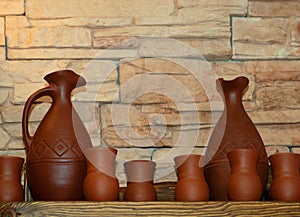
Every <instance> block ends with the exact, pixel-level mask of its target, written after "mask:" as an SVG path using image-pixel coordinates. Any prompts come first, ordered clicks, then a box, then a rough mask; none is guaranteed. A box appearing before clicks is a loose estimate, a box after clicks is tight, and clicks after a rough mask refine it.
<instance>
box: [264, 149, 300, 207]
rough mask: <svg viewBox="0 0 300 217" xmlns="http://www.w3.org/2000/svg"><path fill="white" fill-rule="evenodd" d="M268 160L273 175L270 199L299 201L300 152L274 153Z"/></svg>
mask: <svg viewBox="0 0 300 217" xmlns="http://www.w3.org/2000/svg"><path fill="white" fill-rule="evenodd" d="M269 160H270V162H271V168H272V175H273V180H272V183H271V187H270V197H271V200H277V201H290V202H300V176H299V167H300V154H296V153H276V154H273V155H271V156H270V157H269Z"/></svg>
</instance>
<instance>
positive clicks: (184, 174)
mask: <svg viewBox="0 0 300 217" xmlns="http://www.w3.org/2000/svg"><path fill="white" fill-rule="evenodd" d="M200 158H201V155H196V154H191V155H180V156H177V157H175V158H174V161H175V164H176V168H177V176H178V181H177V183H176V186H175V200H176V201H207V200H208V199H209V189H208V185H207V183H206V181H205V177H204V168H203V167H200V166H199V161H200Z"/></svg>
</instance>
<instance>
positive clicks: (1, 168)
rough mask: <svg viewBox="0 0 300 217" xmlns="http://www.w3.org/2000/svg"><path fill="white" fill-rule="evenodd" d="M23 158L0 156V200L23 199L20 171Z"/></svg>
mask: <svg viewBox="0 0 300 217" xmlns="http://www.w3.org/2000/svg"><path fill="white" fill-rule="evenodd" d="M23 163H24V158H21V157H17V156H0V202H12V201H24V189H23V187H22V185H21V171H22V168H23Z"/></svg>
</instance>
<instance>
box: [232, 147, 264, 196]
mask: <svg viewBox="0 0 300 217" xmlns="http://www.w3.org/2000/svg"><path fill="white" fill-rule="evenodd" d="M227 156H228V160H229V163H230V167H231V175H230V176H229V181H228V186H227V194H228V198H229V200H234V201H256V200H260V198H261V196H262V193H263V187H262V183H261V180H260V178H259V176H258V173H257V161H258V156H259V152H258V151H256V150H254V149H235V150H232V151H230V152H228V154H227Z"/></svg>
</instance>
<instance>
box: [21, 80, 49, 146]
mask: <svg viewBox="0 0 300 217" xmlns="http://www.w3.org/2000/svg"><path fill="white" fill-rule="evenodd" d="M54 93H55V92H54V89H53V87H51V86H48V87H45V88H42V89H40V90H38V91H36V92H34V93H33V94H32V95H31V96H30V97H29V98H28V100H27V101H26V103H25V106H24V110H23V116H22V133H23V140H24V143H25V147H26V149H30V144H31V142H32V136H31V135H30V134H29V130H28V118H29V111H30V108H31V106H32V104H33V103H34V101H36V100H37V99H39V98H41V97H42V96H50V97H51V98H52V99H53V94H54Z"/></svg>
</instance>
